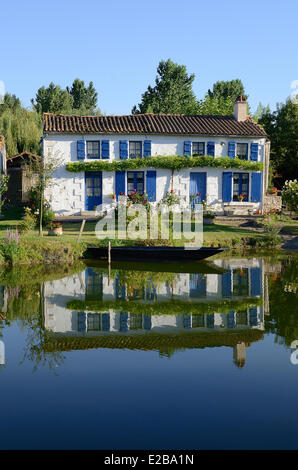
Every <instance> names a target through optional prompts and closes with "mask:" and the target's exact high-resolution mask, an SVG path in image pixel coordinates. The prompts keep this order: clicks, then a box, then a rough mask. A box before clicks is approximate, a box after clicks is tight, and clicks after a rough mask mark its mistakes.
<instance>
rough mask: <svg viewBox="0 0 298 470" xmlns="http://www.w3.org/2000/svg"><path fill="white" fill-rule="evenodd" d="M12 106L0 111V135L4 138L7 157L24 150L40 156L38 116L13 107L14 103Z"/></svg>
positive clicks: (39, 121) (39, 124)
mask: <svg viewBox="0 0 298 470" xmlns="http://www.w3.org/2000/svg"><path fill="white" fill-rule="evenodd" d="M12 105H13V107H12V108H10V107H8V106H6V107H5V108H4V109H3V110H0V135H4V137H5V143H6V150H7V155H8V156H12V155H16V154H17V153H20V152H23V151H25V150H26V151H28V152H32V153H36V154H39V155H40V152H41V145H40V139H41V136H42V121H41V116H40V114H38V113H37V112H36V111H30V110H27V109H24V108H23V107H22V106H19V105H18V106H15V103H13V104H12ZM1 106H4V105H1ZM1 106H0V107H1Z"/></svg>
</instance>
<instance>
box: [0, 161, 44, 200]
mask: <svg viewBox="0 0 298 470" xmlns="http://www.w3.org/2000/svg"><path fill="white" fill-rule="evenodd" d="M40 159H41V157H40V156H39V155H35V154H34V153H30V152H22V153H19V154H17V155H13V156H12V157H8V158H7V174H8V176H9V181H8V190H7V193H6V199H7V202H8V203H10V204H14V205H18V204H24V203H27V202H29V192H30V188H32V186H34V185H35V183H36V180H37V176H36V175H34V173H32V171H31V170H30V165H31V164H32V163H33V162H34V161H36V160H40Z"/></svg>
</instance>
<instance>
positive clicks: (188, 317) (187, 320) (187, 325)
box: [183, 313, 191, 329]
mask: <svg viewBox="0 0 298 470" xmlns="http://www.w3.org/2000/svg"><path fill="white" fill-rule="evenodd" d="M183 328H187V329H188V328H191V315H189V314H187V313H184V315H183Z"/></svg>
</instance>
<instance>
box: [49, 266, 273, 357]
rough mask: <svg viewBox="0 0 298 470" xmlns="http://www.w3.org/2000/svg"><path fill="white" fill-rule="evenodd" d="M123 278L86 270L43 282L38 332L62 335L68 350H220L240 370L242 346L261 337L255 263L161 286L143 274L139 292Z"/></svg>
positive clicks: (177, 277)
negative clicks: (230, 354)
mask: <svg viewBox="0 0 298 470" xmlns="http://www.w3.org/2000/svg"><path fill="white" fill-rule="evenodd" d="M223 264H224V266H223V267H224V268H225V267H226V263H225V262H223ZM126 274H127V273H121V272H120V273H117V274H116V275H115V276H114V277H112V278H109V276H108V274H107V273H105V272H100V271H97V270H96V269H93V268H87V269H86V270H85V271H83V272H80V273H78V274H75V275H74V276H72V277H67V278H64V279H60V280H57V281H51V282H46V283H45V289H44V292H45V327H46V328H47V329H48V330H50V331H51V332H52V333H54V334H55V336H56V340H55V341H60V340H58V339H57V338H58V337H60V339H61V335H62V336H63V341H64V343H63V344H65V341H66V343H68V342H69V341H70V342H72V344H73V346H74V348H76V347H75V345H78V344H81V345H82V344H83V343H84V344H85V345H87V344H88V345H89V346H88V347H117V346H116V345H117V344H118V345H119V344H122V345H124V344H126V347H130V345H131V347H133V345H134V347H139V348H140V349H148V348H149V349H150V348H151V349H159V350H160V348H163V347H167V348H169V347H170V344H172V346H173V347H174V348H175V349H177V348H178V349H179V348H182V347H183V348H184V347H205V346H207V345H208V344H209V345H211V346H212V345H214V346H215V345H217V346H220V345H225V344H227V345H229V346H233V348H234V360H235V363H237V365H239V366H241V365H243V364H244V362H245V347H246V346H245V345H246V344H249V343H250V342H251V341H255V340H256V339H260V337H262V330H263V328H264V319H263V298H262V294H263V280H262V279H263V273H262V264H261V262H259V261H258V260H255V261H254V262H253V263H252V262H251V261H247V262H246V263H245V262H243V260H240V263H238V264H237V263H235V262H234V263H233V266H232V267H231V266H230V268H229V269H227V271H226V272H224V273H223V274H213V273H212V274H208V273H207V274H199V273H198V274H192V273H178V274H175V275H174V276H172V277H170V278H169V279H166V280H164V281H163V282H156V281H155V279H154V277H153V276H152V277H150V275H149V276H148V278H146V280H145V282H144V283H142V285H141V286H140V285H138V284H137V283H135V282H134V276H132V277H131V278H129V277H127V275H126ZM223 309H224V312H223V311H222V310H223ZM151 333H152V334H153V337H152V334H151ZM148 335H149V336H148ZM151 337H152V338H151ZM119 338H121V340H119ZM153 340H154V341H153ZM86 341H87V343H86ZM152 341H153V342H154V344H155V346H154V347H153V343H152ZM158 341H159V343H158ZM147 343H148V344H147ZM145 344H147V346H145ZM158 344H159V346H158ZM202 344H203V345H204V346H200V345H202ZM240 344H242V346H239V345H240ZM92 345H93V346H92ZM96 345H97V346H96ZM108 345H110V346H108ZM142 345H143V346H142ZM150 345H151V346H150ZM194 345H196V346H194Z"/></svg>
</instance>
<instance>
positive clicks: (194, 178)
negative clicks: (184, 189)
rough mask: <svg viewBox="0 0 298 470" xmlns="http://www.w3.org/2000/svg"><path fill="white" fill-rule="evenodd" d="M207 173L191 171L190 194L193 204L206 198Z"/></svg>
mask: <svg viewBox="0 0 298 470" xmlns="http://www.w3.org/2000/svg"><path fill="white" fill-rule="evenodd" d="M206 186H207V173H204V172H198V173H190V185H189V196H190V198H191V201H192V205H194V204H198V203H200V202H202V201H205V200H206Z"/></svg>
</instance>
